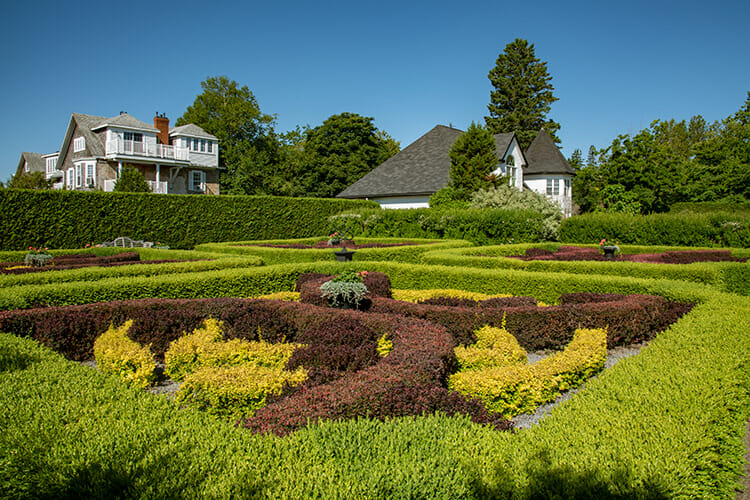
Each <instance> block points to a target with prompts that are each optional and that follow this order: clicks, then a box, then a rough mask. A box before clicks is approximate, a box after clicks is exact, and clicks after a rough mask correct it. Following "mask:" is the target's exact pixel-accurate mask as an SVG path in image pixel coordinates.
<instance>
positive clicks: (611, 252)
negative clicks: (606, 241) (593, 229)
mask: <svg viewBox="0 0 750 500" xmlns="http://www.w3.org/2000/svg"><path fill="white" fill-rule="evenodd" d="M602 252H604V258H605V259H614V258H615V253H616V252H617V247H614V246H609V245H607V246H603V247H602Z"/></svg>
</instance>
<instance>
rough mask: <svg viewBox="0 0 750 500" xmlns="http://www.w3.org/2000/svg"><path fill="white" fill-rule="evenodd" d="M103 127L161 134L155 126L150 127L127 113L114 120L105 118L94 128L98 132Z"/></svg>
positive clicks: (115, 117) (114, 117)
mask: <svg viewBox="0 0 750 500" xmlns="http://www.w3.org/2000/svg"><path fill="white" fill-rule="evenodd" d="M103 127H120V128H127V129H135V130H142V131H144V132H155V133H158V132H159V129H158V128H156V127H154V126H153V125H149V124H148V123H146V122H143V121H141V120H139V119H138V118H135V117H133V116H130V115H129V114H127V113H121V114H119V115H117V116H113V117H112V118H104V119H103V121H102V122H101V123H99V124H98V125H96V126H95V127H92V128H93V129H94V130H96V129H100V128H103Z"/></svg>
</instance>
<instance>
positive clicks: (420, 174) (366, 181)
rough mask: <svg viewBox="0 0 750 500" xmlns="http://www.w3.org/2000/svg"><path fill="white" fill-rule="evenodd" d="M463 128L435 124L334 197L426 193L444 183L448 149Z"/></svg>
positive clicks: (448, 161)
mask: <svg viewBox="0 0 750 500" xmlns="http://www.w3.org/2000/svg"><path fill="white" fill-rule="evenodd" d="M461 134H463V131H461V130H458V129H455V128H450V127H445V126H443V125H437V126H436V127H435V128H433V129H432V130H430V131H429V132H427V133H426V134H425V135H423V136H422V137H420V138H419V139H417V140H416V141H414V142H413V143H411V144H409V145H408V146H407V147H406V148H404V149H403V150H402V151H400V152H398V153H396V154H395V155H393V156H392V157H391V158H389V159H388V160H386V161H385V162H383V163H382V164H381V165H380V166H378V167H377V168H375V169H374V170H372V171H371V172H369V173H368V174H367V175H365V176H364V177H362V178H361V179H359V180H358V181H357V182H355V183H354V184H352V185H351V186H349V187H348V188H346V189H344V190H343V191H342V192H341V193H339V194H338V195H337V196H336V197H337V198H377V197H381V196H409V195H429V194H432V193H435V192H436V191H438V190H439V189H440V188H442V187H445V185H446V184H447V183H448V178H449V176H450V170H451V160H450V158H449V157H448V152H449V151H450V149H451V146H453V143H454V142H456V139H458V138H459V137H460V136H461Z"/></svg>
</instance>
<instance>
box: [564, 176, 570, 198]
mask: <svg viewBox="0 0 750 500" xmlns="http://www.w3.org/2000/svg"><path fill="white" fill-rule="evenodd" d="M565 196H570V179H565Z"/></svg>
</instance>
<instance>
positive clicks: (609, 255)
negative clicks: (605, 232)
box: [599, 238, 620, 259]
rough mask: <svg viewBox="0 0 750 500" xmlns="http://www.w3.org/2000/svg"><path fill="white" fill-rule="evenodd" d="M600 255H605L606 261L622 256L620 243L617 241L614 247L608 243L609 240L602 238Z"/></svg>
mask: <svg viewBox="0 0 750 500" xmlns="http://www.w3.org/2000/svg"><path fill="white" fill-rule="evenodd" d="M599 253H601V254H603V255H604V258H606V259H614V258H615V256H617V255H620V242H619V241H616V242H615V243H614V245H613V244H610V243H607V238H602V240H601V241H600V242H599Z"/></svg>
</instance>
